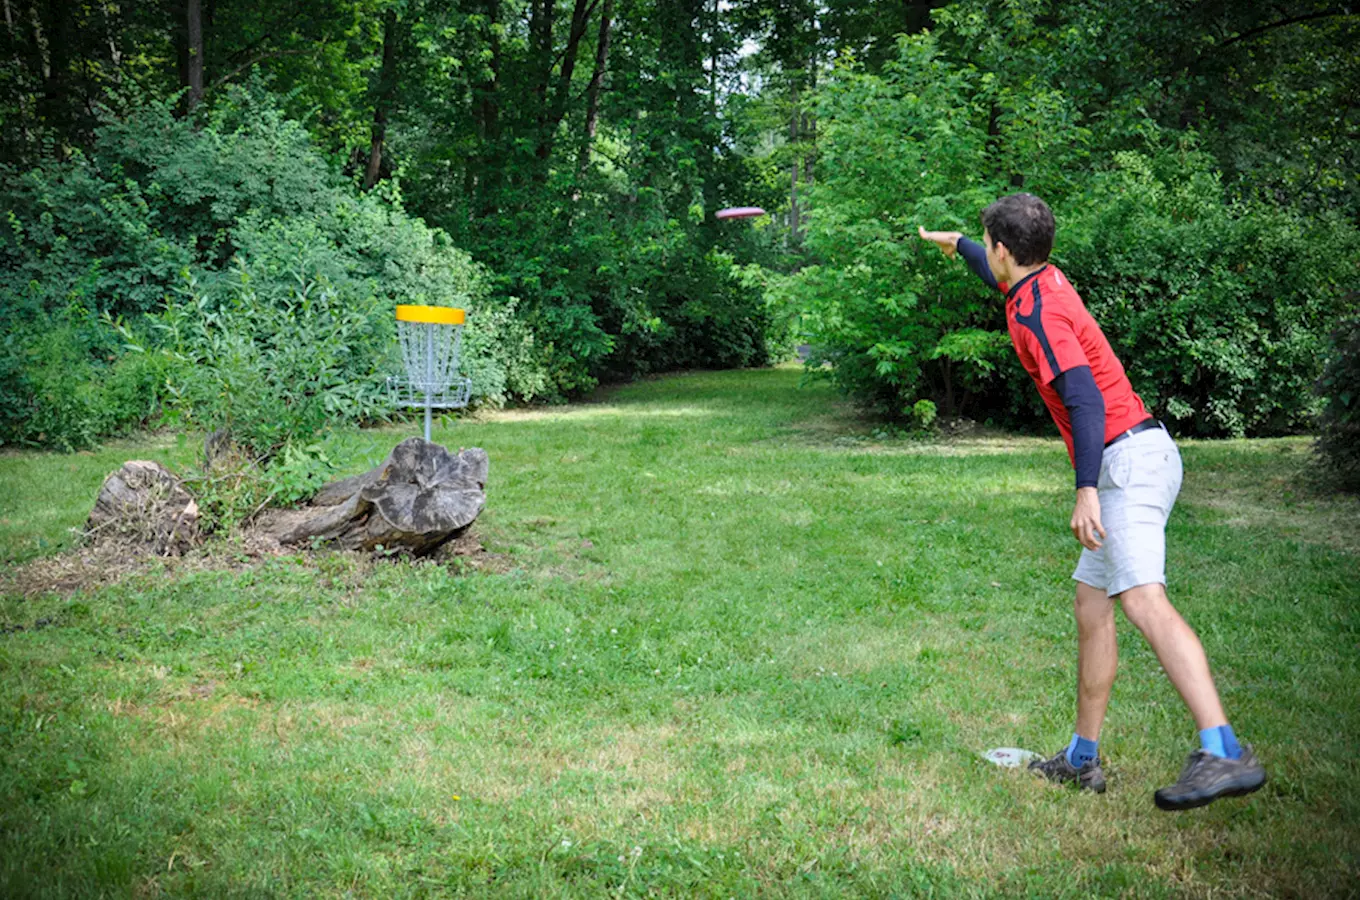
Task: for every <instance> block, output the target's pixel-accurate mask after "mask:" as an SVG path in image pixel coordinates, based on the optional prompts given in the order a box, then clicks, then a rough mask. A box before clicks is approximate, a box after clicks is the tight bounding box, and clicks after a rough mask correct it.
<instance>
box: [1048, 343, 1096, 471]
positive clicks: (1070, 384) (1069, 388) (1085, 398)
mask: <svg viewBox="0 0 1360 900" xmlns="http://www.w3.org/2000/svg"><path fill="white" fill-rule="evenodd" d="M1053 387H1054V389H1055V390H1057V392H1058V396H1059V397H1061V398H1062V402H1063V406H1066V407H1067V415H1068V416H1069V417H1070V418H1071V420H1072V457H1073V462H1074V464H1075V466H1076V470H1077V487H1079V488H1084V487H1095V486H1096V483H1097V482H1098V481H1099V480H1100V457H1101V454H1102V453H1104V452H1105V398H1104V397H1102V396H1101V394H1100V388H1098V387H1096V379H1095V377H1094V376H1093V375H1092V374H1091V367H1090V366H1076V367H1074V368H1071V369H1068V370H1067V371H1066V372H1063V373H1062V374H1060V375H1059V376H1058V377H1057V378H1054V379H1053Z"/></svg>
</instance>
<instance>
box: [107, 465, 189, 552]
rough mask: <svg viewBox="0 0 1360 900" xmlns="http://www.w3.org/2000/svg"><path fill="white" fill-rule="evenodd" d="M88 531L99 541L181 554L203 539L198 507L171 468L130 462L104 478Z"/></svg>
mask: <svg viewBox="0 0 1360 900" xmlns="http://www.w3.org/2000/svg"><path fill="white" fill-rule="evenodd" d="M85 530H86V532H87V533H88V534H89V535H90V536H91V537H92V538H93V539H94V540H96V541H106V540H109V539H114V538H116V539H120V540H123V541H126V542H128V543H130V544H135V545H137V546H138V547H139V548H142V549H147V550H150V551H152V552H154V553H158V554H162V555H164V554H170V553H181V552H183V551H184V550H186V549H188V548H189V547H191V546H193V544H194V543H195V542H196V541H197V540H198V504H197V503H195V502H194V498H193V497H191V496H189V492H188V491H186V490H185V489H184V486H183V485H182V484H181V483H180V480H179V479H178V478H176V477H175V476H174V475H172V474H171V473H170V470H169V469H167V468H165V466H162V465H161V464H160V463H157V462H149V461H147V460H142V459H134V460H129V461H128V462H125V463H123V466H122V468H120V469H119V470H118V471H116V472H114V473H112V474H111V475H109V477H107V478H105V479H104V484H103V486H102V487H100V489H99V496H98V497H97V498H96V499H95V502H94V509H93V510H91V511H90V518H89V521H87V522H86V523H85Z"/></svg>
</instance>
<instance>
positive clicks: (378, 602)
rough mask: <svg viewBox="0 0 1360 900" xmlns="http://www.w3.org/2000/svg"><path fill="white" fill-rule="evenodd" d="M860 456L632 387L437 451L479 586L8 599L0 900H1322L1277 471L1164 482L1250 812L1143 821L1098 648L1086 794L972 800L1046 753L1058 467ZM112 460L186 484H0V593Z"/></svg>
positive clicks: (247, 581) (340, 559) (1331, 680)
mask: <svg viewBox="0 0 1360 900" xmlns="http://www.w3.org/2000/svg"><path fill="white" fill-rule="evenodd" d="M870 431H871V426H869V425H867V424H866V423H863V422H859V421H857V420H856V419H855V418H854V417H853V415H851V414H850V413H849V412H848V411H846V410H845V409H844V408H843V407H842V406H841V405H840V404H838V402H837V401H836V399H835V397H834V395H833V394H832V393H831V392H830V391H829V390H828V389H827V388H825V387H823V386H814V387H809V388H799V387H798V373H797V372H796V371H792V370H788V369H780V370H772V371H757V372H736V373H721V374H694V375H686V376H679V377H671V378H665V379H660V380H656V381H651V382H647V383H643V384H639V385H635V386H632V387H629V388H627V389H624V390H621V391H619V392H617V393H615V394H612V395H610V396H609V397H608V398H607V399H606V400H605V401H602V402H599V403H594V404H583V405H578V406H572V407H565V408H557V409H548V410H541V411H540V410H534V411H520V412H506V413H498V414H487V415H484V416H481V417H479V418H478V419H476V420H474V421H469V422H460V423H458V424H456V425H453V426H451V427H448V428H446V429H444V430H442V431H441V432H440V433H439V434H437V435H436V438H437V439H440V440H442V441H443V442H444V443H446V444H448V445H451V446H453V447H458V446H470V445H477V446H482V447H485V448H486V449H487V451H488V452H489V454H490V457H491V483H490V485H489V500H488V507H487V510H486V512H485V513H484V514H483V516H482V518H481V519H480V520H479V529H480V531H481V534H482V537H483V540H484V541H485V542H486V543H487V545H488V547H489V549H491V550H492V551H494V552H495V553H498V554H501V556H502V557H503V559H502V560H501V564H500V565H499V566H497V567H496V569H495V570H494V571H492V570H487V571H473V570H467V571H460V570H458V569H450V568H448V567H441V566H436V565H431V564H413V563H401V562H398V563H391V562H382V563H373V562H366V561H362V560H358V559H355V558H351V557H348V556H344V555H338V554H334V555H332V554H321V555H317V556H315V557H302V556H298V557H281V558H274V559H269V560H267V561H264V562H256V563H232V564H231V565H227V564H226V562H224V563H223V564H222V565H221V566H220V567H218V568H216V569H214V568H207V569H205V568H204V567H203V566H202V565H199V566H178V567H177V566H174V565H166V566H154V567H151V568H150V569H148V570H146V571H144V572H142V573H141V574H136V575H133V576H130V577H128V578H124V579H122V580H121V581H119V582H117V583H116V584H113V585H111V586H105V587H99V588H91V589H88V590H86V591H84V592H81V593H77V594H74V595H71V594H62V593H47V594H42V595H38V596H33V597H28V598H21V597H20V596H18V595H17V594H11V595H8V596H4V597H3V599H0V622H3V623H6V624H8V625H10V626H15V625H22V626H25V630H23V631H13V630H10V633H7V634H4V635H0V759H3V763H0V895H4V896H30V895H31V896H78V897H92V896H99V895H110V896H117V895H136V896H155V895H157V894H170V895H176V896H184V895H206V896H224V895H225V896H236V895H251V896H257V895H270V896H299V897H302V896H336V897H339V896H351V895H352V896H367V897H392V896H449V895H480V896H489V895H494V896H524V897H530V896H533V897H537V896H606V895H609V896H712V897H730V896H752V895H767V896H808V897H813V896H816V897H822V896H864V895H869V896H888V895H893V896H916V895H919V896H942V897H952V896H960V895H974V896H996V897H1014V896H1020V895H1028V896H1036V897H1051V896H1064V897H1087V896H1093V895H1101V896H1138V897H1160V896H1206V897H1207V896H1215V897H1217V896H1265V895H1274V896H1280V895H1282V896H1309V897H1316V896H1346V895H1353V894H1354V893H1355V892H1356V891H1357V885H1360V762H1358V761H1357V760H1360V755H1357V753H1356V750H1355V742H1356V738H1357V735H1360V607H1357V603H1356V599H1357V588H1356V583H1357V574H1360V566H1357V552H1358V551H1357V543H1356V540H1357V539H1356V535H1357V525H1360V509H1357V504H1356V503H1355V502H1354V501H1353V500H1349V501H1348V500H1344V499H1336V498H1328V497H1325V496H1319V495H1317V494H1316V493H1315V492H1314V490H1313V489H1310V488H1307V487H1301V486H1300V485H1301V484H1303V483H1304V480H1303V479H1302V477H1301V473H1302V472H1303V470H1304V469H1305V468H1306V466H1307V444H1306V442H1304V441H1301V440H1284V441H1237V442H1227V443H1190V444H1188V445H1186V446H1185V447H1184V455H1185V459H1186V469H1187V476H1186V486H1185V490H1184V492H1183V494H1182V500H1181V502H1180V504H1179V505H1178V508H1177V512H1176V514H1175V516H1174V517H1173V520H1172V524H1171V528H1170V536H1169V544H1170V560H1169V565H1170V572H1171V578H1172V596H1173V599H1175V600H1176V602H1177V603H1178V605H1179V606H1180V608H1181V609H1182V611H1183V612H1184V613H1185V615H1186V616H1187V618H1188V619H1189V620H1190V622H1191V624H1192V625H1194V626H1195V627H1196V628H1197V629H1198V631H1199V634H1200V636H1201V638H1202V639H1203V641H1204V643H1205V646H1206V649H1207V650H1208V652H1209V656H1210V660H1211V662H1212V663H1213V665H1214V668H1215V674H1216V677H1217V679H1218V682H1219V686H1220V689H1221V691H1222V693H1223V695H1224V699H1225V703H1226V706H1227V708H1228V710H1229V714H1230V715H1231V717H1232V719H1233V721H1234V724H1235V726H1236V728H1237V731H1238V732H1239V734H1240V735H1241V736H1242V737H1243V738H1244V739H1246V740H1248V741H1250V742H1252V743H1253V744H1254V745H1255V746H1256V747H1257V749H1258V751H1259V752H1260V753H1261V755H1262V756H1263V757H1264V759H1265V760H1266V762H1267V764H1268V766H1269V768H1270V772H1271V781H1270V783H1269V784H1268V785H1267V787H1266V788H1265V789H1264V790H1263V791H1262V792H1260V793H1258V794H1257V795H1255V796H1253V797H1251V798H1248V799H1245V800H1235V801H1227V802H1223V803H1220V804H1217V805H1214V806H1211V807H1208V808H1206V809H1203V810H1198V811H1195V812H1192V813H1186V814H1180V815H1175V816H1171V815H1167V814H1163V813H1160V812H1158V811H1156V810H1155V809H1154V807H1153V805H1152V792H1153V790H1154V789H1155V788H1157V787H1159V786H1160V785H1162V784H1164V783H1166V782H1168V781H1170V780H1171V779H1173V778H1174V776H1175V775H1176V774H1177V772H1178V771H1179V768H1180V765H1181V763H1182V761H1183V758H1184V755H1185V754H1186V753H1187V752H1188V751H1189V749H1191V747H1192V745H1193V739H1194V727H1193V725H1192V723H1191V721H1190V719H1189V717H1188V715H1187V714H1186V713H1185V712H1184V710H1183V708H1182V706H1181V704H1180V702H1179V700H1178V699H1177V697H1176V696H1175V693H1174V691H1173V690H1172V688H1171V687H1170V685H1169V684H1168V683H1167V681H1166V679H1165V677H1164V676H1163V675H1162V674H1161V672H1160V669H1159V667H1158V665H1157V661H1156V659H1155V657H1154V656H1153V655H1152V654H1151V652H1150V651H1149V650H1148V649H1147V647H1146V645H1145V644H1144V643H1143V642H1142V639H1141V638H1140V637H1139V636H1138V635H1137V634H1136V633H1135V632H1133V631H1132V630H1131V629H1130V628H1129V627H1128V626H1127V624H1126V623H1124V622H1123V620H1122V619H1121V625H1120V627H1121V653H1122V658H1121V670H1120V678H1119V681H1118V682H1117V683H1116V685H1115V695H1114V700H1113V703H1112V704H1111V709H1110V716H1109V721H1108V725H1107V728H1106V732H1105V735H1104V740H1103V742H1102V751H1103V752H1104V754H1105V755H1106V756H1107V757H1108V760H1109V765H1108V771H1109V774H1110V777H1111V787H1110V791H1109V793H1107V794H1105V795H1104V796H1100V797H1095V796H1088V795H1079V794H1077V793H1074V792H1072V791H1067V790H1063V789H1060V788H1057V787H1053V786H1049V785H1045V784H1042V783H1039V782H1037V781H1036V780H1033V779H1031V778H1030V777H1027V776H1026V774H1025V773H1022V772H1013V771H1006V770H1000V769H995V768H992V767H990V766H989V765H988V764H987V763H985V762H983V761H982V760H980V759H979V753H981V752H982V751H984V750H986V749H988V748H991V747H995V746H999V745H1018V746H1024V747H1030V748H1033V749H1038V750H1044V751H1052V750H1053V749H1055V748H1056V747H1058V746H1060V745H1062V744H1064V743H1065V742H1066V741H1067V739H1068V737H1069V735H1070V730H1071V715H1072V707H1073V681H1074V670H1075V628H1074V625H1073V622H1072V619H1071V612H1070V604H1071V592H1072V588H1071V582H1070V581H1069V578H1068V576H1069V574H1070V571H1071V568H1072V565H1073V563H1074V561H1075V558H1076V554H1077V549H1078V548H1077V545H1076V544H1075V542H1074V541H1073V540H1072V538H1071V536H1070V535H1069V534H1067V531H1066V523H1067V517H1068V515H1069V514H1070V502H1071V491H1070V488H1069V486H1068V485H1069V483H1070V478H1071V475H1070V469H1069V468H1068V464H1067V460H1066V456H1065V454H1064V453H1063V451H1062V449H1061V445H1060V444H1059V443H1058V442H1057V441H1055V440H1040V439H1027V438H1006V437H995V436H993V437H978V438H972V439H959V440H953V441H948V442H937V443H924V442H913V441H909V440H890V439H882V440H881V439H875V438H873V437H871V436H869V433H870ZM400 435H401V433H400V432H397V431H385V432H363V433H349V434H343V435H338V436H336V437H335V438H333V439H332V441H331V447H330V450H331V452H332V455H333V456H334V457H335V458H337V459H340V460H343V461H344V462H345V465H346V466H347V468H348V469H350V470H353V471H358V470H361V469H363V468H364V467H366V466H369V465H372V464H374V463H376V462H377V461H378V460H379V459H380V458H381V457H382V456H383V454H384V453H385V452H386V450H387V449H389V448H390V447H391V445H392V444H393V443H395V441H396V440H397V439H398V438H399V436H400ZM134 456H143V457H151V458H158V459H163V460H165V461H168V462H170V463H171V464H183V463H184V462H186V461H188V460H189V459H190V458H191V457H192V449H191V448H189V447H185V446H181V445H179V444H177V443H176V442H175V441H173V440H168V441H166V440H162V441H161V443H159V444H156V443H150V444H141V445H136V444H123V445H119V446H117V447H113V448H110V449H109V450H106V451H103V452H101V453H98V454H90V455H75V456H55V455H45V454H36V453H33V454H29V453H6V454H3V455H0V485H3V490H2V491H0V558H3V559H5V560H8V563H7V565H15V564H17V563H19V562H21V561H24V560H28V559H31V558H32V557H34V556H36V555H39V554H45V553H50V552H51V551H52V549H53V548H57V547H60V546H63V543H64V542H65V541H66V540H67V539H66V538H65V537H64V535H65V533H66V532H65V529H67V528H69V527H71V526H74V525H78V524H79V523H80V521H81V520H82V519H83V517H84V515H85V514H86V513H87V512H88V508H89V505H90V504H91V502H92V501H93V497H94V494H95V492H96V491H97V489H98V485H99V482H100V480H101V479H102V478H103V476H104V475H105V474H107V472H108V471H110V470H111V469H113V468H114V467H116V466H117V465H118V464H119V463H121V462H122V461H123V460H124V459H127V458H130V457H134ZM223 558H224V559H225V560H227V561H229V560H230V555H229V554H225V555H223ZM40 620H47V624H46V626H45V627H41V628H39V627H34V626H36V625H37V623H38V622H39V621H40Z"/></svg>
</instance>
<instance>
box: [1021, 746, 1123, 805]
mask: <svg viewBox="0 0 1360 900" xmlns="http://www.w3.org/2000/svg"><path fill="white" fill-rule="evenodd" d="M1029 770H1030V771H1031V772H1037V773H1038V774H1040V775H1042V776H1044V777H1045V778H1047V779H1048V780H1049V781H1056V782H1058V783H1059V784H1063V783H1065V782H1068V781H1075V782H1076V783H1077V786H1078V787H1080V788H1081V789H1082V790H1083V791H1094V792H1095V793H1097V794H1103V793H1105V773H1104V772H1102V771H1101V770H1100V759H1099V758H1096V759H1088V760H1087V761H1086V762H1084V763H1082V766H1081V768H1080V769H1079V768H1077V767H1076V766H1074V765H1072V764H1071V763H1070V762H1068V761H1067V749H1066V748H1063V749H1062V750H1059V751H1058V755H1057V756H1054V757H1051V758H1049V759H1036V760H1035V761H1034V762H1032V763H1030V764H1029Z"/></svg>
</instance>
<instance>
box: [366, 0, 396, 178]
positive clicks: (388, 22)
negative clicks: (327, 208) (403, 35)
mask: <svg viewBox="0 0 1360 900" xmlns="http://www.w3.org/2000/svg"><path fill="white" fill-rule="evenodd" d="M398 27H399V23H398V22H397V9H396V7H392V8H391V9H389V10H388V11H387V15H386V16H385V17H384V19H383V43H382V68H381V69H380V70H379V72H378V88H377V90H376V91H374V98H373V136H372V140H371V141H370V143H369V149H368V167H367V168H366V169H365V170H364V190H369V189H370V188H372V187H373V185H375V184H377V183H378V176H379V175H380V174H381V172H382V155H383V142H384V141H385V140H386V139H387V111H388V108H389V107H390V105H391V103H392V94H393V92H394V91H395V90H396V84H397V28H398Z"/></svg>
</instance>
